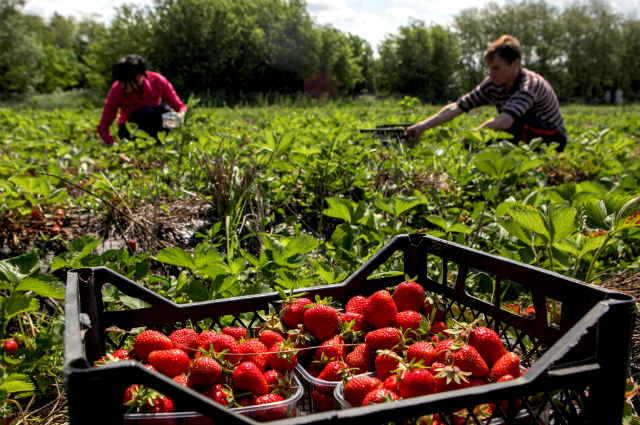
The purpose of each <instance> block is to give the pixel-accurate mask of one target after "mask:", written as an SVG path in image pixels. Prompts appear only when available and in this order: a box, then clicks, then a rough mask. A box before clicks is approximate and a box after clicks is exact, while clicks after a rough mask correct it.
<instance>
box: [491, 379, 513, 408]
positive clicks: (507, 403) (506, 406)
mask: <svg viewBox="0 0 640 425" xmlns="http://www.w3.org/2000/svg"><path fill="white" fill-rule="evenodd" d="M514 379H515V378H514V377H513V376H511V375H503V376H502V377H500V379H498V380H497V381H496V382H507V381H513V380H514ZM514 406H515V408H514V410H517V409H518V408H519V407H520V399H516V401H515V403H514ZM500 408H501V409H502V411H503V412H504V413H507V412H509V400H503V401H502V402H500ZM489 409H490V410H491V411H492V412H493V411H495V410H496V405H495V404H493V403H489Z"/></svg>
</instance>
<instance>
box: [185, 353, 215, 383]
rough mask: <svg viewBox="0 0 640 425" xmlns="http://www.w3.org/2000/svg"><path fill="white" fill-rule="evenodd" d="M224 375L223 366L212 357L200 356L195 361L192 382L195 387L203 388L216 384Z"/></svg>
mask: <svg viewBox="0 0 640 425" xmlns="http://www.w3.org/2000/svg"><path fill="white" fill-rule="evenodd" d="M221 374H222V366H220V364H219V363H218V362H217V361H216V360H215V359H214V358H212V357H209V356H200V357H198V358H197V359H195V360H194V361H193V366H192V367H191V381H192V382H193V385H196V386H198V387H202V386H205V385H211V384H214V383H215V382H216V381H217V380H218V378H220V375H221Z"/></svg>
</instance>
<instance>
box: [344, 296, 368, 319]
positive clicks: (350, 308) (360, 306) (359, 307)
mask: <svg viewBox="0 0 640 425" xmlns="http://www.w3.org/2000/svg"><path fill="white" fill-rule="evenodd" d="M366 303H367V299H366V298H365V297H363V296H362V295H356V296H355V297H353V298H351V299H350V300H349V301H347V305H346V306H345V308H344V310H345V311H346V312H347V313H356V314H360V315H363V314H364V306H365V304H366Z"/></svg>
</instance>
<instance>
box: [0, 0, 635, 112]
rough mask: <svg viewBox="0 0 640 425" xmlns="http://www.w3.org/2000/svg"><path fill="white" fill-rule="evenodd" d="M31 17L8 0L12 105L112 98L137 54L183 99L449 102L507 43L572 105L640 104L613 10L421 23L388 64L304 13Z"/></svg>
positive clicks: (202, 1) (629, 28)
mask: <svg viewBox="0 0 640 425" xmlns="http://www.w3.org/2000/svg"><path fill="white" fill-rule="evenodd" d="M23 8H24V0H0V45H2V46H3V48H2V49H0V96H2V98H7V97H11V96H14V97H15V96H23V95H24V94H28V93H32V92H40V93H49V92H53V91H55V90H68V89H72V88H89V89H92V90H95V91H99V92H105V93H106V91H107V90H108V88H109V86H110V84H111V83H112V82H113V79H112V77H111V68H112V66H113V64H114V63H115V61H116V60H117V59H118V58H120V57H122V56H123V55H125V54H129V53H137V54H140V55H142V56H144V57H145V58H147V59H148V61H149V62H150V64H151V68H152V69H153V70H155V71H158V72H160V73H162V74H163V75H165V76H166V77H167V78H169V80H170V81H171V82H172V83H173V85H174V86H175V88H176V90H177V91H178V93H179V94H180V95H181V96H187V95H189V94H191V93H193V94H196V95H199V96H209V97H217V98H224V99H229V100H230V101H233V100H246V99H249V100H250V99H251V97H252V96H256V95H258V94H259V95H261V96H264V95H273V96H275V95H277V94H293V93H299V92H303V91H305V92H306V93H308V94H311V95H313V96H320V95H322V93H328V94H330V95H332V96H347V95H357V94H362V93H377V94H402V95H411V96H417V97H419V98H421V99H423V100H426V101H431V102H446V101H450V100H452V99H455V98H457V97H458V96H459V95H461V94H463V93H465V92H467V91H469V90H470V89H472V88H473V87H474V86H476V85H477V84H478V83H479V82H480V81H482V79H483V78H484V77H485V75H486V68H485V65H484V62H483V55H484V51H485V50H486V48H487V46H488V45H489V44H490V43H491V42H492V41H493V40H495V39H496V38H498V37H499V36H500V35H502V34H511V35H514V36H516V37H518V38H519V39H520V42H521V44H522V47H523V51H524V52H523V53H524V57H523V65H524V66H525V67H527V68H529V69H531V70H534V71H536V72H539V73H540V74H542V75H543V76H545V78H547V79H548V80H549V82H550V83H551V84H552V86H553V87H554V89H555V90H556V93H557V94H558V95H559V97H560V98H561V99H564V100H574V99H583V100H595V99H600V98H601V97H602V96H603V94H604V92H605V91H606V90H612V89H622V90H623V91H625V92H626V93H629V94H630V95H631V96H634V95H637V94H638V93H639V92H640V66H639V65H640V63H639V62H640V20H638V19H636V18H635V17H626V16H623V15H621V14H619V13H616V12H615V11H613V10H612V6H611V4H609V3H607V2H606V1H604V0H589V1H587V2H576V3H573V4H570V5H568V6H566V7H564V8H562V9H560V8H558V7H556V6H554V5H552V4H550V3H547V2H545V1H544V0H521V1H519V2H516V1H513V0H508V1H507V3H506V4H505V5H498V4H497V3H489V4H487V5H486V6H484V7H482V8H469V9H465V10H462V11H461V12H460V13H459V14H458V15H456V16H455V17H454V18H453V21H452V22H451V23H450V24H449V25H447V26H442V25H436V24H428V23H426V22H425V21H423V20H411V21H410V22H408V23H407V25H405V26H401V27H400V28H399V29H398V31H397V33H395V34H388V35H386V36H385V38H384V40H383V41H382V43H381V44H380V45H379V46H376V51H377V55H374V49H373V47H372V46H371V45H370V44H369V43H368V42H367V41H366V40H364V39H362V38H360V37H358V36H356V35H353V34H349V33H345V32H342V31H339V30H337V29H336V28H333V27H332V26H330V25H318V24H316V23H314V22H313V20H312V19H311V17H310V16H309V14H308V12H307V10H306V3H305V2H304V1H303V0H154V4H153V5H152V6H146V7H143V6H136V5H130V4H125V5H123V6H120V7H118V8H117V9H116V14H115V17H114V19H113V20H112V21H111V23H110V24H108V25H105V24H104V23H102V22H100V21H99V20H98V17H96V16H88V17H84V18H83V19H80V20H77V19H74V18H71V17H64V16H61V15H57V14H56V15H54V16H53V17H51V18H50V19H48V20H44V19H42V18H41V17H38V16H35V15H29V14H26V13H24V12H23Z"/></svg>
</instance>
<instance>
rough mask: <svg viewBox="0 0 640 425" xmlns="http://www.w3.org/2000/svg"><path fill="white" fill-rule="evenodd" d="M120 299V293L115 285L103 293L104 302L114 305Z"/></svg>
mask: <svg viewBox="0 0 640 425" xmlns="http://www.w3.org/2000/svg"><path fill="white" fill-rule="evenodd" d="M119 299H120V291H119V290H118V288H116V287H115V286H113V285H109V286H108V287H107V288H105V290H104V291H102V301H104V302H107V303H114V302H116V301H118V300H119Z"/></svg>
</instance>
